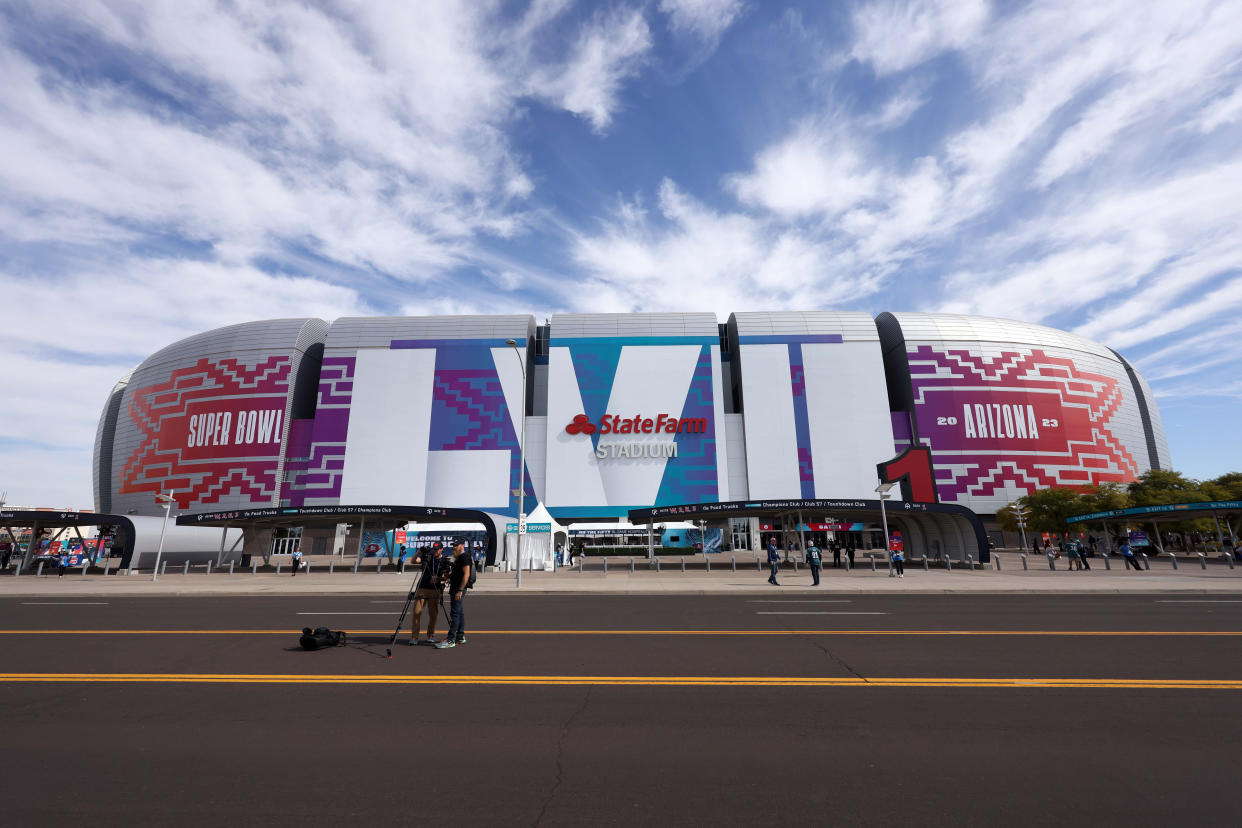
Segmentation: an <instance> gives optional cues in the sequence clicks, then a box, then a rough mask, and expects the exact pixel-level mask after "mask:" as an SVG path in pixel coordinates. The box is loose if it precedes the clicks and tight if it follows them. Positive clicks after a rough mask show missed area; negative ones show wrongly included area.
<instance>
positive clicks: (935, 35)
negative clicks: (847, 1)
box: [850, 0, 989, 75]
mask: <svg viewBox="0 0 1242 828" xmlns="http://www.w3.org/2000/svg"><path fill="white" fill-rule="evenodd" d="M988 13H989V12H988V4H987V2H986V0H891V1H890V2H880V3H870V4H866V5H862V6H860V7H859V8H858V9H857V10H856V11H855V12H854V15H853V24H854V35H855V37H854V44H853V48H852V51H851V53H850V56H851V57H853V58H854V59H856V60H859V61H863V62H865V63H870V64H871V65H872V67H874V69H875V71H876V74H878V75H889V74H892V73H894V72H900V71H902V70H903V69H908V68H910V67H912V66H916V65H918V64H919V63H922V62H923V61H925V60H928V59H929V58H932V57H935V56H936V55H937V54H939V53H941V52H944V51H947V50H951V49H959V48H962V47H963V46H966V45H967V44H968V43H970V42H971V41H972V40H973V39H974V38H976V37H977V36H978V35H979V33H980V32H981V31H982V29H983V27H984V25H985V24H986V23H987V20H988Z"/></svg>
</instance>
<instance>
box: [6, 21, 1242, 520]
mask: <svg viewBox="0 0 1242 828" xmlns="http://www.w3.org/2000/svg"><path fill="white" fill-rule="evenodd" d="M0 76H3V77H4V78H5V83H4V84H0V147H3V152H0V291H2V294H0V295H3V296H4V297H5V299H6V301H5V303H4V306H5V314H4V324H3V325H0V343H2V344H0V348H2V351H0V353H3V354H4V357H5V360H4V366H5V368H4V372H3V377H4V381H5V382H4V385H5V393H4V394H3V395H0V488H4V489H7V490H8V492H9V499H10V501H11V502H22V503H40V504H54V505H61V506H81V507H85V506H89V505H90V500H91V484H90V479H89V468H90V452H91V444H92V441H93V439H94V429H95V424H96V421H97V419H98V416H99V411H100V409H101V407H102V405H103V402H104V399H105V397H106V395H107V392H108V391H109V390H110V388H111V387H112V384H113V383H114V382H115V380H116V379H117V378H118V377H119V376H121V375H122V374H123V373H125V372H126V371H128V370H129V369H130V368H132V367H133V366H134V365H135V364H137V363H138V362H139V361H141V359H142V358H144V357H145V356H146V355H148V354H150V353H151V352H152V351H154V350H156V349H158V348H160V347H162V346H164V345H166V344H168V343H170V342H172V341H175V340H177V339H180V338H182V337H184V336H186V335H189V334H191V333H195V332H198V331H202V330H206V329H209V328H213V327H217V326H220V325H225V324H230V323H234V322H240V321H245V320H249V319H262V318H271V317H278V316H297V315H314V316H321V317H324V318H328V319H332V318H336V317H339V316H344V315H352V314H425V313H426V314H440V313H453V312H469V313H502V312H503V313H511V312H531V313H534V314H536V315H537V316H538V317H539V318H540V319H542V318H543V317H544V316H547V315H550V314H551V313H554V312H559V311H569V312H573V311H579V312H610V311H617V312H622V311H660V310H710V311H715V312H716V313H717V314H718V315H719V316H720V318H721V320H722V321H723V320H724V319H725V318H726V317H727V315H728V313H729V312H730V311H734V310H758V309H817V308H836V309H854V310H863V311H868V312H871V313H877V312H879V311H882V310H925V311H952V312H964V313H980V314H988V315H995V316H1004V317H1010V318H1015V319H1022V320H1026V321H1031V322H1038V323H1043V324H1048V325H1052V326H1054V327H1060V328H1064V329H1067V330H1071V331H1074V332H1077V333H1081V334H1083V335H1086V336H1088V337H1091V338H1093V339H1096V340H1098V341H1101V342H1104V343H1105V344H1108V345H1109V346H1111V347H1114V348H1116V349H1117V350H1119V351H1121V352H1122V353H1124V354H1125V355H1126V356H1127V357H1129V358H1130V359H1131V361H1132V362H1134V363H1135V364H1136V365H1137V367H1138V368H1139V369H1140V371H1142V372H1143V373H1144V374H1145V376H1146V377H1147V378H1148V379H1149V380H1150V381H1151V383H1152V385H1153V387H1154V389H1155V392H1156V394H1157V399H1158V403H1159V405H1160V409H1161V413H1162V415H1163V417H1164V421H1165V425H1166V428H1167V430H1168V433H1169V441H1170V446H1171V450H1172V453H1173V460H1174V464H1175V465H1176V466H1177V467H1178V468H1179V469H1181V470H1183V471H1185V472H1187V473H1188V474H1190V475H1192V476H1196V477H1212V476H1216V475H1218V474H1221V473H1223V472H1226V471H1230V470H1236V469H1238V468H1239V467H1242V436H1240V433H1242V429H1239V427H1238V424H1239V423H1240V422H1242V416H1239V413H1238V411H1239V403H1240V401H1242V351H1240V349H1239V347H1238V344H1237V342H1238V340H1239V337H1240V336H1242V316H1240V315H1239V310H1240V309H1242V273H1240V267H1242V233H1239V232H1238V228H1239V227H1242V140H1240V139H1242V86H1240V85H1239V80H1242V4H1239V3H1237V2H1195V0H1185V2H1179V3H1168V2H1150V3H1144V2H1132V1H1131V2H1092V3H1086V4H1084V3H1076V2H1064V3H1059V2H1049V3H1029V4H1028V3H988V2H984V1H983V0H957V2H943V1H936V0H926V1H925V2H899V1H894V2H856V3H807V4H796V3H791V4H781V3H759V2H753V0H752V2H742V0H650V2H645V3H641V2H632V1H631V2H616V3H609V4H602V3H584V2H576V3H575V2H572V1H571V0H544V1H542V2H541V1H540V0H536V2H533V3H489V2H468V3H467V2H463V3H457V4H453V3H412V2H392V3H385V2H376V1H375V0H367V1H366V2H362V0H358V2H340V3H327V2H324V3H316V2H306V3H280V2H270V3H261V4H258V3H243V2H236V3H233V2H198V0H177V1H176V2H121V1H120V0H117V1H116V2H103V1H102V0H72V2H57V1H56V0H38V2H33V3H25V2H21V1H20V0H8V2H5V3H3V4H2V5H0Z"/></svg>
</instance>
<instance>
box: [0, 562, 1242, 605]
mask: <svg viewBox="0 0 1242 828" xmlns="http://www.w3.org/2000/svg"><path fill="white" fill-rule="evenodd" d="M1000 558H1001V567H1002V569H1001V570H1000V571H999V572H998V571H996V569H995V568H994V567H993V565H992V564H989V565H988V566H987V568H986V569H982V568H979V569H976V570H974V571H973V572H972V571H970V570H969V569H967V568H965V567H960V566H955V567H954V569H953V571H952V572H947V571H945V570H944V569H932V570H931V571H927V572H925V571H924V570H923V567H922V564H921V563H920V562H917V561H916V562H914V563H913V564H912V565H911V564H907V566H906V577H905V578H890V577H888V571H887V568H886V567H885V565H884V564H882V563H880V564H877V571H876V572H872V571H871V566H870V562H869V561H864V560H862V559H859V560H858V561H857V563H858V566H857V567H856V568H855V569H853V570H852V571H850V572H849V573H846V571H845V570H844V569H833V568H831V567H829V568H827V569H825V570H824V571H823V575H822V578H821V584H822V585H821V586H819V587H812V586H811V575H810V572H809V571H808V570H807V568H806V567H805V566H800V567H799V568H798V570H797V571H796V572H795V571H794V570H793V568H792V566H789V565H784V564H782V566H781V574H780V576H779V577H780V582H781V586H780V587H774V586H771V585H769V584H768V583H767V569H766V567H765V568H764V569H763V570H762V571H757V570H756V569H755V565H754V562H753V561H749V562H747V565H743V562H742V561H741V560H739V561H738V566H737V571H736V572H733V571H732V570H731V568H730V564H729V560H728V559H727V558H726V559H724V560H723V561H716V562H715V563H714V564H713V569H712V572H710V573H708V572H705V571H703V569H702V568H701V567H698V568H695V569H689V570H688V571H686V572H684V573H683V572H682V571H681V568H680V563H679V562H676V561H664V562H662V566H661V571H660V572H658V573H657V572H654V571H652V570H650V569H648V568H647V562H646V560H645V559H638V560H636V561H635V570H634V573H633V574H631V573H630V559H629V558H624V559H621V558H612V559H610V562H609V571H608V574H606V575H605V574H604V573H603V571H602V567H601V564H600V563H599V562H598V561H592V562H591V564H589V565H588V567H587V569H586V571H585V572H581V573H580V572H578V570H577V568H576V567H575V568H573V569H568V568H566V569H561V570H559V571H557V572H524V573H522V587H521V590H520V591H519V590H518V589H517V588H516V584H515V581H516V578H515V576H514V574H513V573H511V572H508V573H506V572H487V573H484V574H483V575H481V576H480V578H479V581H478V584H477V586H476V587H475V590H474V592H475V593H476V594H482V595H488V594H491V595H501V594H515V593H518V594H524V595H532V594H534V595H538V594H555V593H560V594H575V593H576V594H601V595H604V594H613V595H653V594H667V595H694V594H731V593H734V594H739V595H741V594H761V593H763V594H773V595H775V594H808V595H824V594H834V595H836V594H861V593H923V594H926V593H933V594H953V593H1013V594H1023V593H1045V594H1050V593H1061V594H1144V593H1147V594H1150V593H1186V594H1208V593H1211V594H1226V595H1237V596H1239V597H1240V598H1242V565H1239V566H1238V568H1237V569H1234V570H1231V569H1229V568H1228V567H1227V566H1226V565H1225V564H1223V563H1221V562H1219V561H1213V562H1210V563H1209V564H1208V568H1207V569H1206V570H1203V569H1201V568H1200V566H1199V563H1198V562H1197V561H1194V562H1188V561H1185V560H1183V561H1181V562H1180V568H1179V569H1178V570H1176V571H1174V570H1173V568H1172V565H1171V564H1170V563H1169V561H1168V560H1159V561H1152V562H1151V571H1149V572H1133V571H1126V570H1124V569H1122V563H1121V561H1120V560H1119V559H1117V560H1113V561H1112V570H1111V571H1109V570H1106V569H1105V568H1104V562H1103V560H1102V559H1098V558H1097V559H1093V560H1092V562H1091V566H1092V568H1091V570H1089V571H1086V572H1069V571H1066V569H1065V562H1064V561H1057V566H1058V569H1057V570H1056V571H1055V572H1054V571H1049V570H1048V564H1047V561H1046V560H1039V561H1035V560H1031V561H1029V562H1028V565H1029V566H1030V569H1029V570H1028V571H1023V570H1022V563H1021V559H1020V558H1019V557H1018V555H1017V554H1014V553H1002V554H1001V556H1000ZM592 565H593V566H594V567H595V568H592ZM413 579H414V573H413V571H409V572H407V573H405V574H401V573H398V572H394V571H392V570H389V571H387V572H384V573H383V574H376V573H375V572H374V570H371V571H369V572H360V573H359V574H357V575H355V574H353V572H352V571H350V569H349V568H348V567H338V568H337V570H336V572H335V573H334V574H332V575H329V574H328V573H327V572H325V571H319V569H318V568H316V569H313V570H312V571H311V572H310V573H301V574H299V575H297V576H296V577H293V576H290V575H289V574H288V573H287V572H283V573H281V574H280V575H276V574H274V573H271V572H267V573H259V574H257V575H252V574H251V572H250V571H249V570H245V571H241V570H239V571H238V572H237V573H236V574H233V575H230V574H228V571H227V570H217V571H214V572H212V573H211V574H210V575H208V574H205V573H204V572H203V570H202V569H198V570H197V571H195V572H191V573H190V574H189V575H183V574H181V572H180V570H178V571H177V572H173V571H172V570H169V571H168V573H167V574H165V575H161V576H160V578H159V580H158V581H156V582H154V583H152V581H151V573H150V570H147V571H146V572H145V573H140V574H137V575H132V576H131V575H124V574H121V575H117V574H112V575H108V576H106V577H105V576H103V575H99V574H90V575H82V574H81V573H80V571H77V574H66V575H65V576H64V577H63V578H58V577H56V575H55V574H52V575H46V574H45V575H43V576H36V575H32V574H25V575H22V576H20V577H13V576H12V574H11V572H10V573H9V574H5V575H3V576H0V598H4V597H32V596H62V597H86V596H92V597H101V596H109V595H112V596H117V597H121V596H168V595H324V594H389V595H391V594H404V593H405V591H406V590H408V589H409V587H410V585H411V584H412V583H413Z"/></svg>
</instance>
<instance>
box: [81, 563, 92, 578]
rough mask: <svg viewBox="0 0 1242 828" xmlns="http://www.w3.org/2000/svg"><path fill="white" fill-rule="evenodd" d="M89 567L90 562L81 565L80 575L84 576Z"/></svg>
mask: <svg viewBox="0 0 1242 828" xmlns="http://www.w3.org/2000/svg"><path fill="white" fill-rule="evenodd" d="M90 566H91V562H90V561H87V562H86V563H84V564H82V574H83V575H85V574H86V570H88V569H90Z"/></svg>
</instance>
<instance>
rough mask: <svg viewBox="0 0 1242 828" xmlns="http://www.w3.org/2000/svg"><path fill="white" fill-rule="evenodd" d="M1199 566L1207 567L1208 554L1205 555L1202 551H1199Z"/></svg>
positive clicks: (1201, 567)
mask: <svg viewBox="0 0 1242 828" xmlns="http://www.w3.org/2000/svg"><path fill="white" fill-rule="evenodd" d="M1199 568H1200V569H1207V555H1204V554H1203V553H1202V552H1200V553H1199Z"/></svg>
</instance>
